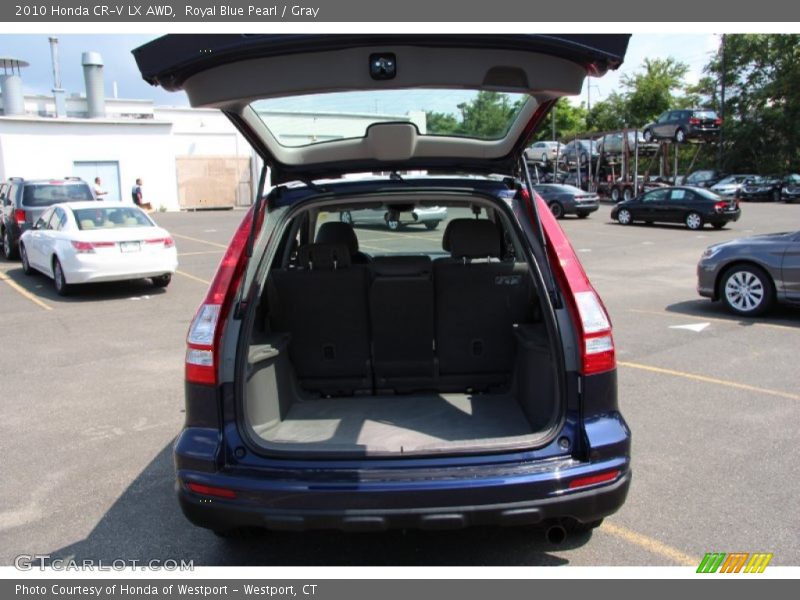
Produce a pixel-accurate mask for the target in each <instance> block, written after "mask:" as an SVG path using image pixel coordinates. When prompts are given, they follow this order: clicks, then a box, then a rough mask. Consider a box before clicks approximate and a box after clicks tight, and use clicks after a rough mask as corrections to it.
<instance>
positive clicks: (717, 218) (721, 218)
mask: <svg viewBox="0 0 800 600" xmlns="http://www.w3.org/2000/svg"><path fill="white" fill-rule="evenodd" d="M741 216H742V211H741V210H737V211H736V212H722V213H712V214H709V215H706V216H705V217H704V218H703V220H704V221H705V222H706V223H710V224H712V225H713V224H715V223H717V224H719V223H730V222H732V221H738V220H739V217H741Z"/></svg>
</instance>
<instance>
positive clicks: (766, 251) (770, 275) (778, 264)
mask: <svg viewBox="0 0 800 600" xmlns="http://www.w3.org/2000/svg"><path fill="white" fill-rule="evenodd" d="M697 292H698V293H699V294H700V295H701V296H705V297H706V298H711V299H712V300H722V302H723V304H725V306H726V307H727V308H728V310H730V311H731V312H733V313H734V314H737V315H743V316H756V315H760V314H763V313H765V312H766V311H767V310H769V308H770V307H771V306H772V305H773V304H774V303H775V302H783V303H787V304H794V305H797V306H800V231H793V232H788V233H770V234H766V235H756V236H752V237H747V238H741V239H737V240H731V241H729V242H723V243H721V244H715V245H713V246H709V247H708V248H707V249H706V251H705V252H703V256H702V257H701V258H700V262H699V263H698V264H697Z"/></svg>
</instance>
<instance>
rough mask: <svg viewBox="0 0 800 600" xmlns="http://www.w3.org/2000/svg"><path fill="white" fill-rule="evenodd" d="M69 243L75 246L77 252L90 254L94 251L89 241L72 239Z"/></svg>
mask: <svg viewBox="0 0 800 600" xmlns="http://www.w3.org/2000/svg"><path fill="white" fill-rule="evenodd" d="M70 243H71V244H72V247H73V248H75V251H76V252H77V253H78V254H91V253H92V252H94V244H92V243H91V242H78V241H75V240H72V242H70Z"/></svg>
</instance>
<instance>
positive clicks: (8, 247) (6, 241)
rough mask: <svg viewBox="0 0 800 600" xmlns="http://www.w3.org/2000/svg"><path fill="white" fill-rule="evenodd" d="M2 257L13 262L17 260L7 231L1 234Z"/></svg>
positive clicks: (15, 251)
mask: <svg viewBox="0 0 800 600" xmlns="http://www.w3.org/2000/svg"><path fill="white" fill-rule="evenodd" d="M3 256H5V257H6V260H14V259H15V258H17V250H16V248H14V244H13V243H12V242H11V234H10V233H9V232H8V229H6V230H5V231H4V232H3Z"/></svg>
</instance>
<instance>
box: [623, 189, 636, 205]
mask: <svg viewBox="0 0 800 600" xmlns="http://www.w3.org/2000/svg"><path fill="white" fill-rule="evenodd" d="M622 199H623V200H624V201H625V202H627V201H628V200H633V190H632V189H631V188H628V187H626V188H625V189H624V190H622Z"/></svg>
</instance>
